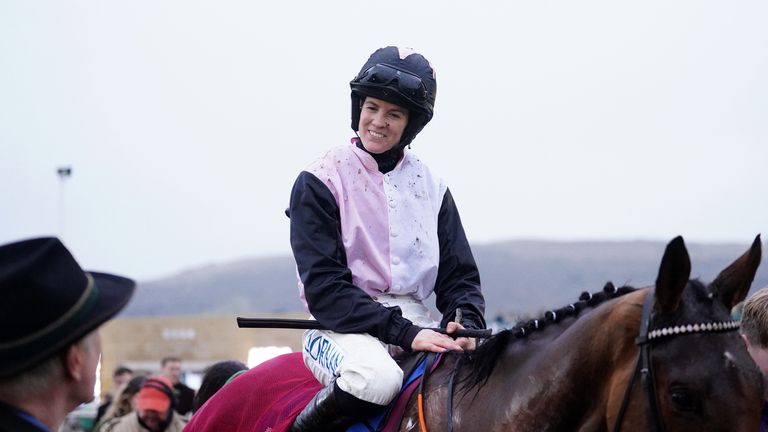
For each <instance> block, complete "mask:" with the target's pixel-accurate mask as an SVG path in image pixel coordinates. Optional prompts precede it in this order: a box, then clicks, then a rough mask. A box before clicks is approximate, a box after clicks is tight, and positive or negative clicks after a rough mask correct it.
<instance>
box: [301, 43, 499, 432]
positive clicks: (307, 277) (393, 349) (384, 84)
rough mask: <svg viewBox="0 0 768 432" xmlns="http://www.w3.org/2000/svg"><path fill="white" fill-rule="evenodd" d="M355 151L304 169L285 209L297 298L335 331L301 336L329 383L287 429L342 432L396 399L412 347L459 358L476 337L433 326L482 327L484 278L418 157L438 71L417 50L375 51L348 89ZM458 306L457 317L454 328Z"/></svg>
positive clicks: (443, 193)
mask: <svg viewBox="0 0 768 432" xmlns="http://www.w3.org/2000/svg"><path fill="white" fill-rule="evenodd" d="M350 87H351V88H352V129H353V130H354V131H355V132H356V135H357V137H356V138H354V139H353V140H352V143H351V144H348V145H342V146H339V147H335V148H332V149H331V150H330V151H329V152H328V153H326V154H325V156H323V157H321V158H320V159H318V160H316V161H315V162H314V163H312V164H311V165H310V166H309V167H308V168H306V170H304V171H302V172H301V173H300V174H299V176H298V178H297V179H296V182H295V184H294V186H293V190H292V192H291V200H290V207H289V215H290V219H291V247H292V249H293V255H294V257H295V259H296V265H297V270H298V275H299V288H300V292H301V298H302V300H303V301H304V302H305V304H306V306H307V307H308V309H309V311H310V313H311V314H312V316H313V317H314V318H315V319H316V320H317V321H318V322H319V323H320V324H322V325H323V326H324V327H325V328H327V329H329V330H309V331H307V332H305V333H304V338H303V347H304V349H303V358H304V363H305V364H306V365H307V367H308V368H309V369H310V370H311V371H312V373H313V374H314V375H315V377H317V379H318V380H319V381H320V382H322V383H323V384H324V385H325V386H326V387H325V388H324V389H323V390H321V391H320V392H319V393H318V394H317V395H316V396H315V397H314V399H312V401H311V402H310V403H309V404H308V405H307V407H306V408H305V409H304V410H303V411H302V412H301V413H300V414H299V416H298V417H297V418H296V420H295V421H294V423H293V426H292V428H291V431H297V432H298V431H314V432H318V431H337V430H344V429H346V428H347V427H349V426H351V425H352V424H354V423H356V422H358V421H360V420H362V419H363V418H365V417H367V416H369V415H371V414H373V413H375V412H376V410H377V409H379V408H382V406H386V405H387V404H389V402H391V401H392V400H393V399H394V398H395V397H396V396H397V394H398V393H399V391H400V387H401V385H402V381H403V373H402V370H401V369H400V367H399V366H398V365H397V363H396V362H395V360H394V359H393V358H392V357H391V356H392V355H393V354H395V353H397V352H401V351H402V350H405V351H432V352H445V351H461V350H471V349H474V347H475V341H474V339H467V338H459V339H456V340H454V339H453V338H451V337H449V336H446V335H444V334H440V333H437V332H435V331H432V330H429V329H427V328H428V327H435V326H437V325H438V323H437V322H435V321H433V320H432V319H431V318H430V316H429V311H428V309H427V307H426V306H425V305H424V303H423V301H424V299H426V298H427V297H429V296H430V294H432V292H434V293H435V295H436V305H437V309H438V310H439V311H440V312H441V313H442V320H441V322H440V323H439V325H440V326H441V327H446V328H447V329H448V333H449V334H450V333H452V332H455V331H456V330H457V329H462V328H470V329H483V328H485V319H484V317H483V313H484V310H485V302H484V300H483V295H482V293H481V291H480V276H479V274H478V270H477V266H476V265H475V260H474V258H473V256H472V252H471V250H470V247H469V243H468V242H467V238H466V236H465V234H464V228H463V227H462V225H461V220H460V218H459V213H458V210H457V209H456V205H455V203H454V201H453V197H452V196H451V193H450V191H449V190H448V188H447V187H446V186H445V184H444V183H443V181H442V180H441V179H440V178H438V177H436V176H435V175H433V174H432V173H431V172H430V170H429V169H428V168H427V166H426V165H425V164H424V163H423V162H422V161H421V160H420V159H419V158H418V157H416V156H415V155H414V154H413V153H411V152H410V144H411V141H412V140H413V139H414V138H415V137H416V135H417V134H418V133H419V132H420V131H421V129H422V128H423V127H424V126H425V125H426V124H427V123H429V121H430V120H431V119H432V113H433V109H434V104H435V95H436V92H437V82H436V80H435V71H434V69H433V68H432V66H431V64H430V63H429V62H428V61H427V59H426V58H424V57H423V56H422V55H421V54H418V53H416V52H414V51H413V50H410V49H402V48H397V47H386V48H381V49H379V50H377V51H376V52H374V53H373V54H372V55H371V56H370V58H369V59H368V61H367V62H366V63H365V64H364V65H363V67H362V69H361V70H360V72H359V73H358V74H357V76H356V77H355V78H354V79H353V80H352V81H351V82H350ZM457 311H460V314H459V315H460V316H461V318H460V322H459V323H457V322H454V321H456V315H457Z"/></svg>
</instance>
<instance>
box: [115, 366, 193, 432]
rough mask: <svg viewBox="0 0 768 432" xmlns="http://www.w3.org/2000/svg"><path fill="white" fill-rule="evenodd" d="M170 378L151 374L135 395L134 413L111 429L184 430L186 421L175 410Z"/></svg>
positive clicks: (144, 431) (120, 431)
mask: <svg viewBox="0 0 768 432" xmlns="http://www.w3.org/2000/svg"><path fill="white" fill-rule="evenodd" d="M174 404H175V396H174V394H173V388H172V387H171V380H169V379H168V378H167V377H166V376H164V375H152V376H150V377H149V378H147V379H146V380H145V381H144V383H143V384H142V385H141V389H140V390H139V393H138V394H137V395H136V408H135V410H134V412H131V413H128V414H127V415H124V416H123V417H120V419H119V421H118V422H117V424H116V425H115V426H114V428H113V429H112V431H111V432H181V430H182V429H184V426H185V425H186V420H185V419H184V418H183V417H182V416H181V415H179V413H177V412H176V411H175V410H174Z"/></svg>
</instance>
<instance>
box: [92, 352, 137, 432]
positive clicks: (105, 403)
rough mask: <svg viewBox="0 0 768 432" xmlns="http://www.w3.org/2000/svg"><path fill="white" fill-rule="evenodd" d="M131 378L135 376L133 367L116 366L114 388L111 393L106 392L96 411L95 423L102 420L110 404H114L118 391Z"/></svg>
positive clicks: (113, 375)
mask: <svg viewBox="0 0 768 432" xmlns="http://www.w3.org/2000/svg"><path fill="white" fill-rule="evenodd" d="M131 378H133V371H132V370H131V369H129V368H127V367H125V366H118V367H117V368H115V371H114V372H112V389H111V391H110V392H109V393H105V394H104V396H103V398H102V402H101V405H99V408H98V410H97V411H96V419H95V420H94V423H98V422H99V420H101V418H102V417H103V416H104V413H105V412H107V409H109V406H110V405H111V404H112V401H114V400H115V397H116V395H117V393H118V392H119V391H120V390H121V389H122V388H123V386H125V384H127V383H128V381H130V380H131Z"/></svg>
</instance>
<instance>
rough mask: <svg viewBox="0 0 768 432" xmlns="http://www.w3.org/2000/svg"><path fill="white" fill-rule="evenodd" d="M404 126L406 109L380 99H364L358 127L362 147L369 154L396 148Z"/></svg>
mask: <svg viewBox="0 0 768 432" xmlns="http://www.w3.org/2000/svg"><path fill="white" fill-rule="evenodd" d="M406 125H408V110H407V109H405V108H403V107H401V106H399V105H395V104H393V103H389V102H387V101H383V100H381V99H376V98H373V97H367V98H365V102H363V107H362V109H361V111H360V124H359V126H358V127H359V130H360V132H359V133H360V139H362V140H363V146H364V147H365V149H366V150H368V151H369V152H371V153H376V154H380V153H384V152H385V151H387V150H390V149H391V148H393V147H394V146H396V145H397V143H399V142H400V138H401V137H402V136H403V131H404V130H405V126H406Z"/></svg>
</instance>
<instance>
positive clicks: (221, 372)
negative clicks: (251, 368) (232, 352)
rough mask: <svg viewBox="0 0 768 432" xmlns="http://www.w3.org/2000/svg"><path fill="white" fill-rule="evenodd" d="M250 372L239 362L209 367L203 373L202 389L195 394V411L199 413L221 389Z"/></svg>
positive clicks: (230, 361) (224, 362)
mask: <svg viewBox="0 0 768 432" xmlns="http://www.w3.org/2000/svg"><path fill="white" fill-rule="evenodd" d="M247 370H248V366H246V365H244V364H243V363H242V362H239V361H237V360H224V361H220V362H217V363H214V364H212V365H210V366H208V367H207V368H206V369H205V372H204V373H203V380H202V382H201V383H200V388H199V389H198V390H197V393H195V400H194V404H193V405H192V406H193V411H197V410H198V409H199V408H200V407H201V406H203V404H204V403H205V402H206V401H207V400H208V399H210V398H211V396H213V395H214V394H215V393H216V392H217V391H219V389H220V388H222V387H224V384H227V383H228V382H230V381H231V380H233V379H234V378H235V377H237V376H238V375H240V374H241V373H243V372H246V371H247Z"/></svg>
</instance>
